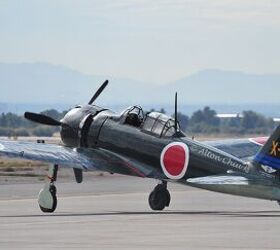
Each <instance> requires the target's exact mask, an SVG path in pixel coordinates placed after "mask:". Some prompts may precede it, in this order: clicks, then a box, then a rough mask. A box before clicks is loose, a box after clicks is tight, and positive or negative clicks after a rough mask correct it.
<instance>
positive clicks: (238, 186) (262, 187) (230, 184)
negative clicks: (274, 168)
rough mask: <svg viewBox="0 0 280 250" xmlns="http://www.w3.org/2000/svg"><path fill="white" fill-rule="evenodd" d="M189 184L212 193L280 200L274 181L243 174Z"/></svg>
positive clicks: (215, 176) (203, 178)
mask: <svg viewBox="0 0 280 250" xmlns="http://www.w3.org/2000/svg"><path fill="white" fill-rule="evenodd" d="M187 184H188V185H190V186H193V187H197V188H203V189H206V190H210V191H215V192H220V193H227V194H233V195H239V196H247V197H255V198H260V199H268V200H279V198H280V188H279V186H278V185H277V184H276V183H274V181H273V180H269V179H264V178H262V177H256V176H251V175H242V174H241V173H236V174H234V173H233V174H226V175H213V176H206V177H199V178H190V179H187Z"/></svg>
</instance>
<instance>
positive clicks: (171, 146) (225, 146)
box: [0, 81, 280, 212]
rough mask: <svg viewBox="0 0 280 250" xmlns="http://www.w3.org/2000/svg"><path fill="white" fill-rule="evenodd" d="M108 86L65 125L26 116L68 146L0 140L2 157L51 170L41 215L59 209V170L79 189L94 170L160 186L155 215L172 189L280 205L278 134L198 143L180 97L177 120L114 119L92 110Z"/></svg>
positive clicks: (136, 114)
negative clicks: (185, 127) (68, 171)
mask: <svg viewBox="0 0 280 250" xmlns="http://www.w3.org/2000/svg"><path fill="white" fill-rule="evenodd" d="M107 84H108V81H106V82H104V83H103V85H102V86H101V87H100V88H99V90H98V91H97V92H96V93H95V95H94V96H93V97H92V99H91V100H90V101H89V103H88V104H86V105H81V106H76V107H74V108H73V109H71V110H70V111H69V112H68V113H67V114H66V115H65V117H64V118H63V119H62V120H60V121H57V120H54V119H52V118H51V117H48V116H45V115H42V114H35V113H30V112H26V113H25V117H26V118H27V119H29V120H31V121H34V122H38V123H41V124H45V125H50V126H60V128H61V130H60V131H61V139H62V141H63V145H51V144H42V143H32V142H19V141H11V140H0V155H1V156H5V157H11V158H21V159H28V160H34V161H41V162H47V163H50V164H51V166H50V171H49V181H48V182H47V183H46V184H45V186H44V188H43V189H42V190H41V191H40V193H39V197H38V203H39V206H40V208H41V210H42V211H43V212H54V211H55V209H56V206H57V196H56V193H57V190H56V187H55V181H56V179H57V171H58V168H59V167H68V168H73V170H74V175H75V177H76V181H77V182H78V183H80V182H82V180H83V171H96V170H98V171H105V172H109V173H118V174H123V175H131V176H138V177H142V178H154V179H157V180H159V181H160V182H161V183H160V184H158V185H157V186H156V187H155V188H154V190H153V191H152V192H151V193H150V195H149V205H150V207H151V209H153V210H163V209H164V208H165V207H167V206H169V204H170V199H171V196H170V193H169V191H168V189H167V183H168V182H175V183H178V184H183V185H189V186H193V187H198V188H204V189H207V190H211V191H216V192H222V193H228V194H234V195H240V196H247V197H254V198H260V199H266V200H275V201H278V202H279V200H280V177H279V168H280V127H278V128H277V129H276V130H275V132H274V133H273V134H272V136H271V137H270V138H269V139H268V138H255V139H237V140H221V141H211V142H198V141H195V140H193V139H191V138H189V137H187V136H186V135H185V134H184V133H183V132H182V131H181V130H180V126H179V123H178V121H177V95H176V101H175V119H173V118H171V117H168V116H166V115H165V114H161V113H158V112H150V113H147V114H145V113H144V112H143V109H142V108H141V107H140V106H131V107H129V108H127V109H126V110H124V111H123V112H122V113H120V114H117V113H114V112H113V111H111V110H108V109H106V108H102V107H99V106H96V105H94V104H93V103H94V102H95V100H96V99H97V97H98V96H99V95H100V94H101V92H102V91H103V90H104V88H105V87H106V86H107Z"/></svg>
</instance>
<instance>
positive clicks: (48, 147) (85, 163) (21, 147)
mask: <svg viewBox="0 0 280 250" xmlns="http://www.w3.org/2000/svg"><path fill="white" fill-rule="evenodd" d="M0 155H1V156H5V157H8V158H21V159H27V160H33V161H41V162H46V163H51V164H58V165H61V166H64V167H72V168H80V169H89V168H92V169H93V168H97V166H95V165H94V164H93V162H91V161H90V159H89V158H88V157H86V156H85V155H83V154H81V153H80V152H78V151H77V150H76V149H73V148H68V147H64V146H60V145H54V144H42V143H33V142H19V141H8V140H7V141H2V140H1V141H0Z"/></svg>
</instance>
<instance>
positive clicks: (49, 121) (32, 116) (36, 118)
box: [24, 112, 62, 126]
mask: <svg viewBox="0 0 280 250" xmlns="http://www.w3.org/2000/svg"><path fill="white" fill-rule="evenodd" d="M24 117H25V118H26V119H28V120H30V121H33V122H37V123H41V124H44V125H51V126H61V125H62V123H61V122H60V121H57V120H55V119H53V118H51V117H49V116H46V115H42V114H36V113H31V112H25V113H24Z"/></svg>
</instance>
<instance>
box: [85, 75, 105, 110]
mask: <svg viewBox="0 0 280 250" xmlns="http://www.w3.org/2000/svg"><path fill="white" fill-rule="evenodd" d="M108 83H109V81H108V80H106V81H105V82H104V83H103V84H102V85H101V86H100V87H99V89H98V90H97V91H96V92H95V94H94V96H93V97H92V98H91V100H90V101H89V103H88V104H89V105H91V104H93V103H94V102H95V100H96V99H97V98H98V96H99V95H100V94H101V93H102V92H103V90H104V89H105V88H106V87H107V85H108Z"/></svg>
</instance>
